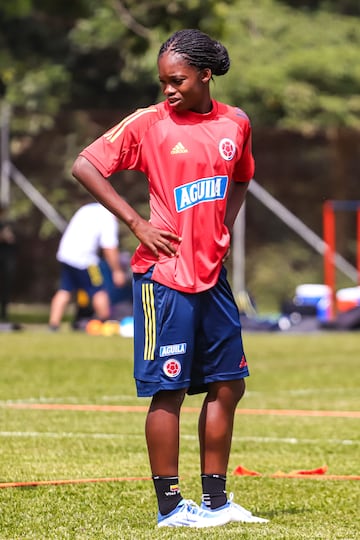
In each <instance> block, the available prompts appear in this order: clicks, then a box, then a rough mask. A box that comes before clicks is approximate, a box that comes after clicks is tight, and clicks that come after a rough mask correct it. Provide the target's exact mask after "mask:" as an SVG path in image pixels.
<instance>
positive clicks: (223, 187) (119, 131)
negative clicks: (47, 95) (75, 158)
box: [81, 100, 254, 293]
mask: <svg viewBox="0 0 360 540" xmlns="http://www.w3.org/2000/svg"><path fill="white" fill-rule="evenodd" d="M81 155H83V156H84V157H85V158H86V159H88V160H89V161H90V162H91V163H92V164H93V165H94V166H95V167H96V168H97V169H98V170H99V171H100V172H101V174H102V175H103V176H105V177H106V178H107V177H109V176H110V175H111V174H113V173H115V172H116V171H120V170H125V169H134V170H139V171H142V172H143V173H145V175H146V176H147V178H148V181H149V193H150V221H151V223H152V225H154V226H155V227H157V228H159V229H163V230H167V231H171V232H172V233H174V234H176V235H178V236H180V237H181V238H182V241H181V243H180V244H179V246H178V251H177V255H176V256H175V257H169V256H168V255H165V254H160V258H159V259H156V258H155V257H154V255H153V254H152V253H151V252H150V250H149V249H148V248H146V247H145V246H144V245H142V244H140V245H139V246H138V248H137V249H136V251H135V253H134V256H133V258H132V269H133V271H134V272H140V273H143V272H146V271H147V270H148V269H149V268H150V267H151V266H153V265H155V268H154V272H153V279H154V280H155V281H158V282H159V283H162V284H164V285H167V286H168V287H171V288H173V289H177V290H180V291H184V292H188V293H197V292H201V291H204V290H207V289H209V288H210V287H213V286H214V285H215V284H216V282H217V279H218V276H219V273H220V269H221V266H222V259H223V257H224V255H225V253H226V251H227V250H228V247H229V242H230V235H229V231H228V229H227V227H226V226H225V225H224V218H225V212H226V200H227V194H228V190H229V183H230V181H232V180H233V181H236V182H248V181H249V180H250V179H251V178H252V176H253V174H254V159H253V156H252V153H251V127H250V122H249V119H248V118H247V116H246V114H245V113H244V112H243V111H241V110H240V109H238V108H236V107H230V106H229V105H225V104H223V103H219V102H217V101H214V100H213V108H212V110H211V111H210V112H209V113H207V114H199V113H194V112H191V111H186V112H181V113H177V112H176V111H174V110H172V109H171V108H170V107H169V105H168V104H167V103H166V102H162V103H159V104H156V105H153V106H150V107H148V108H145V109H139V110H137V111H135V112H134V113H133V114H131V115H129V116H128V117H126V118H125V119H123V120H122V121H121V122H120V123H119V124H118V125H116V126H115V127H114V128H113V129H111V130H110V131H108V132H107V133H105V134H104V135H103V136H101V137H100V138H99V139H97V140H96V141H94V142H93V143H92V144H90V145H89V146H88V147H87V148H86V149H85V150H83V152H82V153H81Z"/></svg>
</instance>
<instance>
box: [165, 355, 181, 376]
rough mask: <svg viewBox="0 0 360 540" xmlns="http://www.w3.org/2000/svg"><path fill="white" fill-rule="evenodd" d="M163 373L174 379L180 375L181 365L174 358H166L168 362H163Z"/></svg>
mask: <svg viewBox="0 0 360 540" xmlns="http://www.w3.org/2000/svg"><path fill="white" fill-rule="evenodd" d="M163 371H164V373H165V375H167V376H168V377H170V378H172V379H173V378H174V377H177V376H178V375H180V372H181V364H180V362H179V361H178V360H176V359H175V358H168V360H166V361H165V362H164V365H163Z"/></svg>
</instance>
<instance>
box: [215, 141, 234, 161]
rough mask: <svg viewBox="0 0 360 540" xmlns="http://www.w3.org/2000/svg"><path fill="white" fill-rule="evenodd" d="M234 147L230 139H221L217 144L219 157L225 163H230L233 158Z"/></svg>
mask: <svg viewBox="0 0 360 540" xmlns="http://www.w3.org/2000/svg"><path fill="white" fill-rule="evenodd" d="M235 152H236V146H235V143H234V142H233V141H232V140H231V139H221V141H220V142H219V153H220V156H221V157H222V158H223V159H225V160H226V161H231V160H232V159H233V157H234V156H235Z"/></svg>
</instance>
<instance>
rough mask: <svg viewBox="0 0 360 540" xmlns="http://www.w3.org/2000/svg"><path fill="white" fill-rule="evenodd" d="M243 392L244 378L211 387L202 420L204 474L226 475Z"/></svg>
mask: <svg viewBox="0 0 360 540" xmlns="http://www.w3.org/2000/svg"><path fill="white" fill-rule="evenodd" d="M244 391H245V381H244V379H240V380H237V381H226V382H217V383H212V384H211V385H210V388H209V392H208V394H207V395H206V397H205V400H204V403H203V407H202V410H201V413H200V418H199V442H200V464H201V473H202V474H221V475H224V476H226V472H227V467H228V462H229V455H230V448H231V440H232V433H233V425H234V414H235V409H236V406H237V404H238V402H239V401H240V399H241V397H242V396H243V394H244Z"/></svg>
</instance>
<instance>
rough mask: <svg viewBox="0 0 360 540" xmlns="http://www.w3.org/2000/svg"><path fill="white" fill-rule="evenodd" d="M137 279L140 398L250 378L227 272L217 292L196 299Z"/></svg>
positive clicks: (148, 279) (200, 389)
mask: <svg viewBox="0 0 360 540" xmlns="http://www.w3.org/2000/svg"><path fill="white" fill-rule="evenodd" d="M151 275H152V269H150V270H149V271H148V272H147V273H146V274H134V276H133V291H134V357H135V358H134V360H135V362H134V376H135V379H136V386H137V394H138V396H139V397H148V396H153V395H154V394H156V393H157V392H159V391H160V390H177V389H182V388H186V389H187V392H188V393H189V394H197V393H200V392H206V391H207V386H208V384H209V383H211V382H217V381H231V380H236V379H243V378H244V377H247V376H248V375H249V371H248V367H247V362H246V358H245V354H244V351H243V343H242V337H241V326H240V318H239V311H238V308H237V306H236V303H235V301H234V297H233V294H232V291H231V289H230V286H229V284H228V282H227V279H226V270H225V268H223V269H222V271H221V274H220V277H219V281H218V283H217V284H216V286H215V287H213V288H211V289H209V290H207V291H204V292H201V293H196V294H188V293H183V292H180V291H176V290H174V289H170V288H169V287H166V286H164V285H161V284H160V283H157V282H155V281H153V280H152V279H151Z"/></svg>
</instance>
